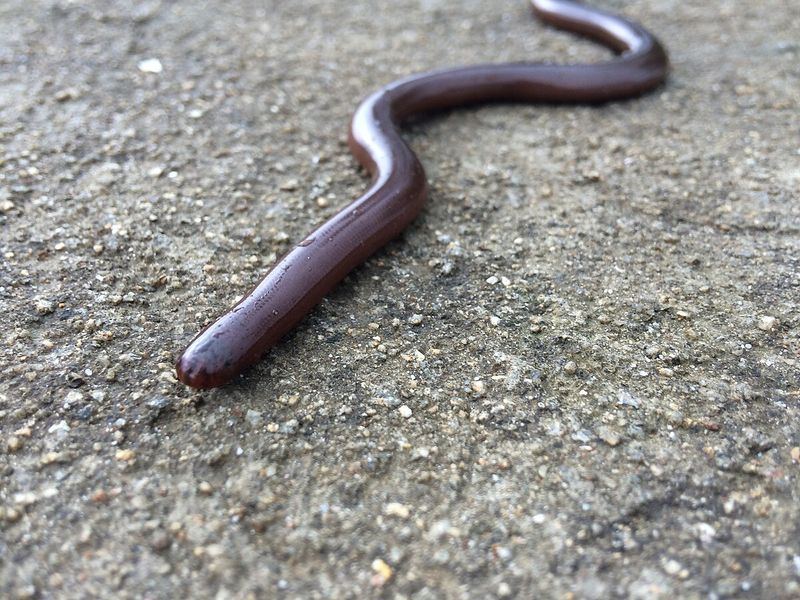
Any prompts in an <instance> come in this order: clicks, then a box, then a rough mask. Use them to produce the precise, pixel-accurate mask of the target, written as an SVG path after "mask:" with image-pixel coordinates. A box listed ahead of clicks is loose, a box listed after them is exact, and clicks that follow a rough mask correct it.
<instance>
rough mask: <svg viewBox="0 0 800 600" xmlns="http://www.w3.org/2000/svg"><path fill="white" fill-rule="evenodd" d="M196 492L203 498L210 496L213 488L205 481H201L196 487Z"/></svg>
mask: <svg viewBox="0 0 800 600" xmlns="http://www.w3.org/2000/svg"><path fill="white" fill-rule="evenodd" d="M197 491H198V492H200V493H201V494H203V495H204V496H210V495H211V494H212V493H214V488H213V486H212V485H211V484H210V483H208V482H207V481H201V482H200V483H199V484H198V486H197Z"/></svg>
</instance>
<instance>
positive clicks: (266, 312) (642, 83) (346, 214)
mask: <svg viewBox="0 0 800 600" xmlns="http://www.w3.org/2000/svg"><path fill="white" fill-rule="evenodd" d="M532 4H533V11H534V14H536V16H537V17H539V18H540V19H541V20H542V21H544V22H545V23H549V24H551V25H554V26H556V27H560V28H562V29H566V30H568V31H572V32H575V33H579V34H582V35H585V36H587V37H590V38H593V39H595V40H596V41H598V42H600V43H602V44H604V45H606V46H608V47H609V48H611V49H612V50H614V51H615V52H617V53H619V56H617V57H616V58H615V59H613V60H610V61H608V62H604V63H599V64H592V65H551V64H539V63H514V64H499V65H491V64H489V65H476V66H470V67H461V68H455V69H446V70H442V71H434V72H431V73H423V74H420V75H414V76H411V77H408V78H406V79H402V80H399V81H396V82H394V83H391V84H389V85H387V86H385V87H383V88H381V89H380V90H378V91H377V92H375V93H374V94H372V95H371V96H369V97H368V98H367V99H366V100H364V102H363V103H362V104H361V105H360V106H359V107H358V109H357V110H356V113H355V115H354V116H353V120H352V123H351V125H350V135H349V143H350V149H351V151H352V152H353V154H354V155H355V156H356V158H357V159H358V161H359V162H360V163H361V164H362V165H363V166H364V167H365V168H366V169H367V170H368V171H369V173H370V174H371V175H372V185H371V187H370V188H369V190H368V191H367V192H366V193H365V194H364V195H363V196H361V197H360V198H358V199H357V200H355V201H354V202H353V203H351V204H350V205H349V206H347V207H345V208H344V209H343V210H341V211H340V212H339V213H338V214H336V215H335V216H333V217H332V218H331V219H330V220H328V221H327V222H326V223H324V224H323V225H321V226H320V227H319V228H317V229H316V230H315V231H313V232H312V233H311V234H309V235H308V236H307V237H306V239H305V240H304V241H302V242H301V243H300V244H298V245H297V246H295V247H294V249H292V250H291V251H289V253H287V254H286V255H285V256H284V257H283V258H281V259H280V260H279V261H278V262H277V263H276V264H275V265H274V266H273V267H272V269H271V270H270V271H269V272H268V273H267V274H266V276H265V277H264V279H262V280H261V282H260V283H259V284H258V285H256V287H255V288H253V289H252V290H251V291H250V293H248V294H247V295H246V296H245V297H244V298H243V299H242V300H241V301H240V302H239V303H238V304H237V305H236V306H234V307H233V308H232V309H231V310H230V311H229V312H228V313H226V314H224V315H223V316H222V317H220V318H219V319H218V320H217V321H216V322H214V323H212V324H211V325H210V326H209V327H207V328H206V329H205V330H203V331H202V332H201V333H200V334H199V335H198V336H197V337H196V338H194V340H193V341H192V342H191V343H190V344H189V346H188V347H187V348H186V349H185V350H184V351H183V353H182V354H181V356H180V357H179V358H178V363H177V373H178V378H179V379H180V380H181V381H182V382H183V383H185V384H186V385H189V386H192V387H195V388H212V387H217V386H221V385H224V384H225V383H228V382H229V381H230V380H231V379H233V378H234V377H236V375H238V374H239V373H241V372H242V371H243V370H244V369H246V368H247V367H249V366H251V365H253V364H254V363H256V362H258V361H259V360H260V358H261V357H262V355H263V354H264V353H265V352H266V351H267V350H269V349H270V348H271V347H272V346H274V345H275V344H276V343H277V342H278V341H279V340H280V339H281V338H282V337H283V336H284V335H285V334H286V333H288V332H289V331H290V330H291V329H292V328H293V327H294V326H295V325H296V324H297V323H298V322H299V321H300V320H301V319H302V318H303V317H304V316H305V315H307V314H308V313H309V311H311V309H312V308H314V306H316V305H317V304H318V303H319V302H320V301H321V300H322V298H323V297H324V296H325V295H326V294H327V293H328V292H329V291H330V290H331V289H332V288H333V287H334V286H335V285H336V284H337V283H339V282H340V281H341V280H342V279H343V278H344V277H345V276H346V275H347V274H348V273H349V272H350V271H352V270H353V269H354V268H355V267H357V266H358V265H360V264H361V263H363V262H364V261H365V260H366V259H367V258H368V257H369V256H370V255H371V254H373V253H374V252H375V251H376V250H378V249H379V248H381V247H382V246H384V245H385V244H386V243H388V242H389V241H390V240H392V239H394V238H395V237H397V236H398V235H399V234H400V232H402V231H403V230H404V229H405V228H406V227H407V226H408V225H409V223H411V221H413V220H414V218H415V217H416V216H417V215H418V214H419V212H420V211H421V210H422V206H423V204H424V202H425V198H426V196H427V192H428V184H427V179H426V177H425V171H424V170H423V168H422V165H421V164H420V162H419V160H417V157H416V156H415V154H414V153H413V152H412V150H411V149H410V148H409V147H408V145H406V143H405V142H404V141H403V140H402V138H401V137H400V133H399V131H398V127H399V124H400V123H401V122H402V121H403V120H404V119H406V118H408V117H409V116H411V115H413V114H417V113H423V112H430V111H436V110H442V109H446V108H453V107H457V106H464V105H468V104H475V103H486V102H582V103H598V102H607V101H609V100H618V99H622V98H630V97H633V96H638V95H640V94H643V93H645V92H648V91H650V90H652V89H654V88H656V87H657V86H658V85H660V84H661V83H662V82H663V80H664V78H665V77H666V73H667V68H668V63H667V56H666V54H665V52H664V50H663V49H662V47H661V45H660V44H659V43H658V41H657V40H656V39H655V38H654V37H653V36H651V35H650V34H649V33H648V32H647V31H646V30H644V29H643V28H641V27H640V26H638V25H636V24H634V23H631V22H630V21H627V20H625V19H622V18H620V17H617V16H614V15H610V14H608V13H604V12H601V11H598V10H595V9H591V8H588V7H585V6H583V5H580V4H577V3H574V2H568V1H564V0H532Z"/></svg>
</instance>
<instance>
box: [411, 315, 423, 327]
mask: <svg viewBox="0 0 800 600" xmlns="http://www.w3.org/2000/svg"><path fill="white" fill-rule="evenodd" d="M423 318H424V317H423V316H422V315H420V314H417V313H414V314H413V315H411V316H410V317H409V318H408V322H409V323H410V324H411V325H420V324H421V323H422V319H423Z"/></svg>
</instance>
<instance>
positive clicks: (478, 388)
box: [471, 379, 486, 396]
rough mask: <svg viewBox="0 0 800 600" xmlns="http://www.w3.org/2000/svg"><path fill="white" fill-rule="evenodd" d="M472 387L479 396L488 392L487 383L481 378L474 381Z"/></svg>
mask: <svg viewBox="0 0 800 600" xmlns="http://www.w3.org/2000/svg"><path fill="white" fill-rule="evenodd" d="M471 387H472V391H473V392H475V394H476V395H478V396H483V394H485V393H486V384H485V383H484V382H483V381H481V380H480V379H477V380H475V381H473V382H472V384H471Z"/></svg>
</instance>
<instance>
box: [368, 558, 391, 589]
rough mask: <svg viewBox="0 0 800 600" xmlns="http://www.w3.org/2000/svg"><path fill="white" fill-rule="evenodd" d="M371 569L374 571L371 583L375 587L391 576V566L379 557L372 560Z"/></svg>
mask: <svg viewBox="0 0 800 600" xmlns="http://www.w3.org/2000/svg"><path fill="white" fill-rule="evenodd" d="M372 570H373V571H375V576H374V577H373V578H372V585H374V586H375V587H381V586H382V585H384V584H385V583H386V582H387V581H389V580H390V579H391V578H392V567H390V566H389V565H387V564H386V562H385V561H383V560H382V559H380V558H376V559H375V560H373V561H372Z"/></svg>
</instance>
